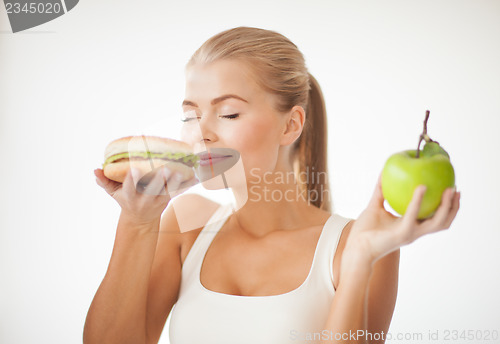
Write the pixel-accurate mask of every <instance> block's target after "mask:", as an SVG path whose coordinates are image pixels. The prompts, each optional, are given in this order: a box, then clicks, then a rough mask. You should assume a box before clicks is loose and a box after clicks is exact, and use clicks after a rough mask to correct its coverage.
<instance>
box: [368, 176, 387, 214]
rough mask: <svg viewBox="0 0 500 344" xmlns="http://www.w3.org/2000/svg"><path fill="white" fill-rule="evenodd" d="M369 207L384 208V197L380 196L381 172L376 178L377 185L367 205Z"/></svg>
mask: <svg viewBox="0 0 500 344" xmlns="http://www.w3.org/2000/svg"><path fill="white" fill-rule="evenodd" d="M368 206H370V207H375V208H384V195H383V194H382V172H381V173H380V174H379V176H378V180H377V185H376V186H375V190H374V191H373V195H372V198H371V199H370V203H369V204H368Z"/></svg>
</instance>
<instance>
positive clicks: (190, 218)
mask: <svg viewBox="0 0 500 344" xmlns="http://www.w3.org/2000/svg"><path fill="white" fill-rule="evenodd" d="M219 207H220V204H219V203H217V202H214V201H212V200H210V199H208V198H206V197H203V196H201V195H198V194H182V195H180V196H178V197H176V198H175V199H174V200H172V202H171V204H169V209H168V210H167V211H166V214H167V215H166V216H168V217H169V220H167V221H166V222H171V221H173V222H175V224H172V226H175V230H176V232H177V233H179V246H180V255H181V261H182V262H184V259H185V258H186V256H187V253H188V252H189V249H190V248H191V246H192V245H193V243H194V241H195V240H196V238H197V237H198V234H199V233H200V231H201V230H202V229H203V227H205V225H206V224H207V222H208V220H210V218H211V216H212V215H213V214H214V212H215V211H216V210H217V209H218V208H219ZM168 214H169V215H168Z"/></svg>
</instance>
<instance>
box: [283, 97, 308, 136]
mask: <svg viewBox="0 0 500 344" xmlns="http://www.w3.org/2000/svg"><path fill="white" fill-rule="evenodd" d="M305 121H306V112H305V111H304V108H303V107H302V106H299V105H295V106H294V107H293V108H292V110H290V112H288V113H287V114H286V115H285V126H284V131H283V133H282V135H281V141H280V144H281V145H283V146H287V145H291V144H292V143H294V142H295V140H297V139H298V138H299V136H300V134H301V133H302V129H303V128H304V123H305Z"/></svg>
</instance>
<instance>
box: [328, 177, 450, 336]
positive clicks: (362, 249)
mask: <svg viewBox="0 0 500 344" xmlns="http://www.w3.org/2000/svg"><path fill="white" fill-rule="evenodd" d="M424 192H425V190H424V189H423V188H418V189H417V190H416V191H415V193H414V195H413V199H412V202H411V203H410V205H409V207H408V209H407V212H406V214H405V215H404V216H403V217H402V218H397V217H395V216H393V215H392V214H390V213H388V212H387V211H386V210H385V209H384V207H383V202H384V199H383V196H382V190H381V187H380V179H379V182H378V184H377V187H376V189H375V192H374V195H373V197H372V199H371V201H370V203H369V205H368V207H367V208H366V209H365V211H363V213H362V214H361V215H360V217H359V218H358V220H357V221H356V222H355V224H354V225H353V227H352V230H351V233H350V235H349V238H348V240H347V243H346V246H345V249H344V252H343V254H342V261H341V266H340V278H339V285H338V288H337V290H336V293H335V296H334V300H333V302H332V305H331V308H330V313H329V317H328V319H327V322H326V325H325V329H327V330H329V336H328V339H324V340H323V341H322V343H363V344H365V343H383V342H384V340H383V339H380V340H378V339H377V340H376V338H377V337H375V336H374V337H371V336H370V333H371V334H373V335H375V334H379V335H380V334H381V333H382V331H383V332H384V334H385V333H387V330H388V328H389V325H390V320H391V318H392V314H393V311H394V306H395V301H396V296H397V279H398V266H399V248H400V247H401V246H403V245H407V244H409V243H412V242H413V241H415V240H416V239H418V238H419V237H421V236H423V235H426V234H430V233H433V232H436V231H439V230H442V229H447V228H449V227H450V225H451V223H452V222H453V219H454V218H455V216H456V214H457V212H458V209H459V200H460V194H459V193H458V194H457V193H454V192H452V190H448V191H447V192H445V193H444V194H443V198H442V201H441V205H440V207H439V209H438V210H437V212H436V213H435V215H434V216H433V217H432V218H430V219H427V220H424V221H418V220H417V214H418V210H419V208H420V203H421V201H422V198H423V195H424Z"/></svg>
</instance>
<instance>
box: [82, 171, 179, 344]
mask: <svg viewBox="0 0 500 344" xmlns="http://www.w3.org/2000/svg"><path fill="white" fill-rule="evenodd" d="M169 176H170V175H169V173H165V174H160V173H158V174H157V175H156V176H155V177H154V178H153V180H152V181H151V182H150V184H149V185H148V188H149V189H148V191H150V192H148V193H147V194H144V193H139V192H138V191H137V190H136V189H135V186H134V183H133V179H132V176H131V174H129V175H128V176H127V178H126V180H125V181H124V183H123V185H122V184H119V183H116V182H113V181H110V180H109V179H107V178H106V177H104V175H103V174H102V171H100V170H97V171H96V177H97V182H98V184H99V185H100V186H101V187H103V188H104V189H105V190H106V191H107V192H108V193H109V194H110V195H111V196H112V197H113V198H115V199H116V200H117V201H118V203H119V204H120V206H121V208H122V212H121V215H120V219H119V222H118V227H117V230H116V237H115V243H114V247H113V252H112V255H111V260H110V263H109V266H108V270H107V272H106V275H105V277H104V279H103V281H102V283H101V285H100V286H99V288H98V290H97V292H96V295H95V296H94V299H93V301H92V304H91V306H90V308H89V311H88V314H87V319H86V321H85V326H84V331H83V342H84V343H85V344H93V343H106V344H113V343H120V344H123V343H134V344H137V343H150V342H153V340H154V338H156V337H158V338H159V334H157V332H158V330H159V333H161V328H162V327H163V325H161V327H159V325H158V324H159V322H160V321H161V319H163V318H164V317H165V314H166V315H167V316H168V313H169V312H170V309H171V307H172V305H173V303H174V302H175V298H176V295H177V293H178V286H179V281H180V260H179V247H180V239H179V235H178V234H177V235H175V234H172V235H171V236H169V240H167V241H166V243H165V241H162V242H163V249H162V252H163V253H162V257H161V259H165V260H166V261H167V262H168V263H167V264H166V265H165V264H158V263H155V256H156V252H157V245H158V243H159V242H160V240H159V235H160V234H159V230H160V226H161V227H162V228H163V229H165V228H169V229H170V228H172V227H171V226H172V223H173V222H175V219H174V218H173V215H172V214H171V213H169V212H168V211H167V212H166V214H167V215H166V216H164V217H165V218H168V220H165V221H163V220H161V214H162V212H163V210H164V209H165V207H166V205H167V204H168V203H169V201H170V195H168V194H165V193H164V194H163V195H161V194H154V193H153V191H154V190H158V191H159V190H162V189H163V188H164V187H165V183H166V182H167V180H168V183H169V185H171V186H173V187H174V188H176V185H179V180H177V181H176V180H175V179H172V178H169ZM170 183H171V184H170ZM185 185H188V184H185ZM172 232H173V233H175V229H174V228H172ZM156 260H158V261H159V260H160V259H158V257H156ZM164 268H166V269H168V270H169V274H167V276H169V277H170V278H169V279H168V282H167V283H166V284H164V285H163V287H164V289H163V291H162V292H161V289H160V288H158V287H157V286H158V285H159V284H158V283H159V282H158V281H159V280H161V279H159V278H158V276H159V275H160V274H159V271H161V270H163V269H164ZM163 275H164V274H163ZM161 281H163V280H161ZM161 281H160V282H161ZM157 304H160V305H161V306H162V307H161V309H160V310H159V309H158V308H155V306H156V305H157ZM151 305H155V306H151ZM156 341H157V339H156Z"/></svg>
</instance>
